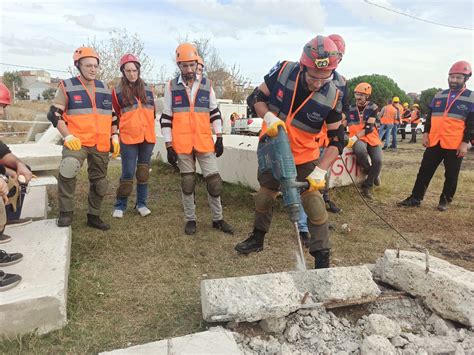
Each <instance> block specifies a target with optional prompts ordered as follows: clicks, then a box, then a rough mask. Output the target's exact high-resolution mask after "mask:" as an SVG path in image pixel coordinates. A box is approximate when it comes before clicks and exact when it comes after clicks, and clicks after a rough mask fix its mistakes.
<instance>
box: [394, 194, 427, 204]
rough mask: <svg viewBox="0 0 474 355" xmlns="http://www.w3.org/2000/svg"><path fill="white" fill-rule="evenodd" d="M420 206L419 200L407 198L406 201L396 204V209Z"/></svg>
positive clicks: (411, 197)
mask: <svg viewBox="0 0 474 355" xmlns="http://www.w3.org/2000/svg"><path fill="white" fill-rule="evenodd" d="M420 205H421V200H418V199H417V198H415V197H413V196H411V195H410V196H408V197H407V198H406V199H404V200H403V201H400V202H397V206H398V207H402V206H404V207H420Z"/></svg>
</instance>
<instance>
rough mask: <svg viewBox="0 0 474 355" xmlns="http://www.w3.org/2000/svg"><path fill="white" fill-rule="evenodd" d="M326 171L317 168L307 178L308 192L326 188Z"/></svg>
mask: <svg viewBox="0 0 474 355" xmlns="http://www.w3.org/2000/svg"><path fill="white" fill-rule="evenodd" d="M326 173H327V171H326V170H323V169H321V168H319V167H315V168H314V170H313V172H312V173H311V174H309V175H308V176H307V177H306V180H308V182H309V189H308V191H310V192H311V191H318V190H322V189H324V188H325V187H326Z"/></svg>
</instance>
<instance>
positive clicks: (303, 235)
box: [300, 232, 309, 248]
mask: <svg viewBox="0 0 474 355" xmlns="http://www.w3.org/2000/svg"><path fill="white" fill-rule="evenodd" d="M300 239H301V242H302V243H303V246H304V247H305V248H308V247H309V232H300Z"/></svg>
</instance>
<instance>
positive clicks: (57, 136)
mask: <svg viewBox="0 0 474 355" xmlns="http://www.w3.org/2000/svg"><path fill="white" fill-rule="evenodd" d="M62 139H63V136H62V135H61V133H59V131H58V129H57V128H55V127H53V126H49V127H48V129H47V130H46V131H45V132H44V133H43V134H42V135H41V137H40V138H39V139H38V141H37V143H38V144H51V143H52V144H58V143H59V142H60V141H61V140H62Z"/></svg>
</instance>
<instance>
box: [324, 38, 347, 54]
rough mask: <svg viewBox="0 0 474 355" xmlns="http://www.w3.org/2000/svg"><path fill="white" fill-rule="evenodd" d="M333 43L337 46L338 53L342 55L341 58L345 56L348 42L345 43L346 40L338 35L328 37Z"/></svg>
mask: <svg viewBox="0 0 474 355" xmlns="http://www.w3.org/2000/svg"><path fill="white" fill-rule="evenodd" d="M328 37H329V39H330V40H331V41H333V42H334V43H335V44H336V47H337V51H338V52H339V54H340V55H341V57H342V56H343V55H344V53H345V52H346V42H344V38H342V37H341V36H340V35H338V34H332V35H329V36H328Z"/></svg>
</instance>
